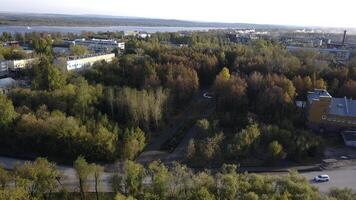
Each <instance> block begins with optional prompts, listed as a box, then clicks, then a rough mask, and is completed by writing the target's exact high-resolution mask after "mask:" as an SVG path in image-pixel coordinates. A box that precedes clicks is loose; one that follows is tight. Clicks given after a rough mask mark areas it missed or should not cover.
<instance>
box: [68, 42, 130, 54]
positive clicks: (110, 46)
mask: <svg viewBox="0 0 356 200" xmlns="http://www.w3.org/2000/svg"><path fill="white" fill-rule="evenodd" d="M75 45H83V46H85V47H87V48H88V49H89V50H92V51H94V52H113V51H114V50H116V49H117V50H119V51H120V50H125V43H123V42H117V41H116V40H103V39H91V40H86V39H76V40H75Z"/></svg>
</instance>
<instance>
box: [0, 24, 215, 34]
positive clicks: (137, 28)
mask: <svg viewBox="0 0 356 200" xmlns="http://www.w3.org/2000/svg"><path fill="white" fill-rule="evenodd" d="M212 29H221V28H214V27H166V26H153V27H148V26H103V27H75V26H32V27H28V26H0V33H3V32H10V33H16V32H17V33H29V32H51V33H55V32H60V33H81V32H84V31H87V32H107V31H109V32H119V31H124V32H130V31H142V32H147V33H155V32H178V31H208V30H212Z"/></svg>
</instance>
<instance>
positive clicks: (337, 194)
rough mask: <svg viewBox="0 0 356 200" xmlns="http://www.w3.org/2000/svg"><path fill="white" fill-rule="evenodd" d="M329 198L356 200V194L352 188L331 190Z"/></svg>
mask: <svg viewBox="0 0 356 200" xmlns="http://www.w3.org/2000/svg"><path fill="white" fill-rule="evenodd" d="M328 197H332V198H335V199H337V200H354V199H356V193H355V192H353V191H352V190H351V189H350V188H343V189H339V188H331V189H330V190H329V192H328Z"/></svg>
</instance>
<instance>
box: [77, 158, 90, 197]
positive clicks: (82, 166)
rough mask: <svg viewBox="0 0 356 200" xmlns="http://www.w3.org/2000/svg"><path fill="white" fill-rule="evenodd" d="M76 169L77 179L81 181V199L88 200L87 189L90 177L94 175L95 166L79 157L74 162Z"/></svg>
mask: <svg viewBox="0 0 356 200" xmlns="http://www.w3.org/2000/svg"><path fill="white" fill-rule="evenodd" d="M74 169H75V171H76V172H77V177H78V179H79V189H80V197H81V199H82V200H85V199H86V195H85V192H86V188H87V181H88V177H89V176H90V175H91V174H92V172H93V171H92V170H93V166H92V165H90V164H88V163H87V161H86V160H85V158H84V157H82V156H79V157H78V158H77V159H76V160H75V161H74Z"/></svg>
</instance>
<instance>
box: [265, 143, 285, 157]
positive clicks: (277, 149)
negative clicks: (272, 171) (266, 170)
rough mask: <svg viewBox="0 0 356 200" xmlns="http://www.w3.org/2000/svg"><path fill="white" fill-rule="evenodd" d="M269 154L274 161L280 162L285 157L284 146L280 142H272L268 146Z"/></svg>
mask: <svg viewBox="0 0 356 200" xmlns="http://www.w3.org/2000/svg"><path fill="white" fill-rule="evenodd" d="M268 152H269V155H270V158H271V159H272V160H279V159H281V158H282V156H283V146H282V145H281V144H279V143H278V141H272V142H271V143H270V144H269V145H268Z"/></svg>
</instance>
